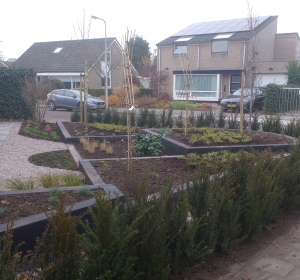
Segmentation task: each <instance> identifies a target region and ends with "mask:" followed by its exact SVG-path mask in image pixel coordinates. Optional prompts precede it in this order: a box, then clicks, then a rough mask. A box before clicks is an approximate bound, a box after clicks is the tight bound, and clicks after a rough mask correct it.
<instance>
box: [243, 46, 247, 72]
mask: <svg viewBox="0 0 300 280" xmlns="http://www.w3.org/2000/svg"><path fill="white" fill-rule="evenodd" d="M245 56H246V40H244V55H243V70H244V69H245Z"/></svg>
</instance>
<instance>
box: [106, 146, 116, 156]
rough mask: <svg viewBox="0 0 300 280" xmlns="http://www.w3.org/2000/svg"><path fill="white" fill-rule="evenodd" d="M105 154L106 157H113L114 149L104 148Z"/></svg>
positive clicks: (110, 147)
mask: <svg viewBox="0 0 300 280" xmlns="http://www.w3.org/2000/svg"><path fill="white" fill-rule="evenodd" d="M105 152H106V153H107V154H108V155H113V153H114V148H113V147H112V146H106V148H105Z"/></svg>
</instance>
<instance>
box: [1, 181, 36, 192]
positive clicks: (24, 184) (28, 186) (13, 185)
mask: <svg viewBox="0 0 300 280" xmlns="http://www.w3.org/2000/svg"><path fill="white" fill-rule="evenodd" d="M5 188H7V189H12V190H32V189H34V188H36V186H35V182H34V180H33V179H28V180H21V179H10V180H7V181H6V183H5Z"/></svg>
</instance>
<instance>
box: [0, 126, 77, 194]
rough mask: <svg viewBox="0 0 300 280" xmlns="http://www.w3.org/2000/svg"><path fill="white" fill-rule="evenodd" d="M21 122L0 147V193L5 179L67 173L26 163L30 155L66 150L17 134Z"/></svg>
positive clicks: (47, 142) (63, 144) (62, 144)
mask: <svg viewBox="0 0 300 280" xmlns="http://www.w3.org/2000/svg"><path fill="white" fill-rule="evenodd" d="M20 127H21V122H17V123H15V124H14V126H13V128H12V129H11V131H10V133H9V135H8V136H7V139H6V140H5V142H4V144H3V146H1V147H0V191H1V190H6V188H5V181H6V180H7V179H22V180H28V179H31V178H37V177H38V176H40V175H41V174H45V173H46V174H49V173H52V174H62V173H68V172H74V171H67V170H63V169H58V168H50V167H43V166H36V165H34V164H32V163H30V162H29V161H28V158H29V157H30V156H31V155H34V154H38V153H43V152H51V151H58V150H67V149H68V148H67V146H66V144H65V143H60V142H52V141H46V140H36V139H32V138H29V137H24V136H21V135H19V134H18V132H19V130H20Z"/></svg>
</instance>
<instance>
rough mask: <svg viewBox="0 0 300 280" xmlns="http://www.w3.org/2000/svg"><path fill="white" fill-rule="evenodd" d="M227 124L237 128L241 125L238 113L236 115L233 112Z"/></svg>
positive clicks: (230, 127)
mask: <svg viewBox="0 0 300 280" xmlns="http://www.w3.org/2000/svg"><path fill="white" fill-rule="evenodd" d="M227 124H228V128H229V129H237V128H238V127H239V124H240V120H239V119H238V115H237V113H235V114H234V115H233V114H232V113H231V114H230V116H229V118H228V121H227Z"/></svg>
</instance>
